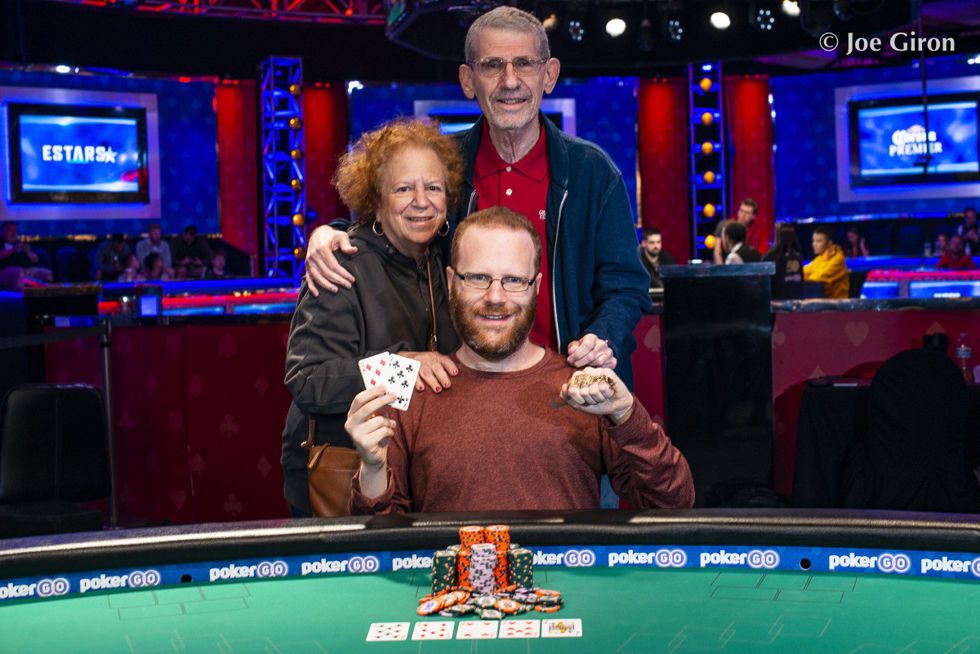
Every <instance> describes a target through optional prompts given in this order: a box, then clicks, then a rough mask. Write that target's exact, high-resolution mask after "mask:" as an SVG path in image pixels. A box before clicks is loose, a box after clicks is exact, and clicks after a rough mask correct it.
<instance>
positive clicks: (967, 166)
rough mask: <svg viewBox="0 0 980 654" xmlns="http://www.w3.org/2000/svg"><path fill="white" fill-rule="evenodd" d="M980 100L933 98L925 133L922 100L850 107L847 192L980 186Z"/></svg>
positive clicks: (887, 100)
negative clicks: (849, 188) (910, 186)
mask: <svg viewBox="0 0 980 654" xmlns="http://www.w3.org/2000/svg"><path fill="white" fill-rule="evenodd" d="M978 110H980V94H977V93H969V94H967V93H962V94H955V95H943V96H931V97H930V98H929V103H928V111H929V120H928V133H927V132H926V120H925V112H924V110H923V106H922V100H921V98H910V97H906V98H882V99H875V100H859V101H855V102H849V103H848V115H849V116H848V117H849V119H850V164H851V186H853V187H867V186H894V185H899V184H948V183H956V182H975V181H978V180H980V136H978V131H977V123H978Z"/></svg>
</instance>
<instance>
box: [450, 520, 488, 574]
mask: <svg viewBox="0 0 980 654" xmlns="http://www.w3.org/2000/svg"><path fill="white" fill-rule="evenodd" d="M486 540H487V537H486V532H485V531H484V530H483V527H476V526H471V527H460V528H459V543H460V548H459V553H458V554H457V556H456V578H457V579H456V580H457V582H458V583H459V585H460V586H461V587H463V588H467V587H471V586H472V583H473V582H472V581H471V580H470V566H471V564H472V557H473V546H474V545H478V544H480V543H485V542H486Z"/></svg>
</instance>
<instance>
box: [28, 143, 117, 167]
mask: <svg viewBox="0 0 980 654" xmlns="http://www.w3.org/2000/svg"><path fill="white" fill-rule="evenodd" d="M116 155H117V153H116V151H115V150H113V149H112V148H111V147H108V146H104V145H77V144H67V145H51V144H44V145H42V146H41V159H42V160H44V161H64V162H67V163H73V164H90V163H106V164H114V163H116Z"/></svg>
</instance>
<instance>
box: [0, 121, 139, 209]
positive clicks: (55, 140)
mask: <svg viewBox="0 0 980 654" xmlns="http://www.w3.org/2000/svg"><path fill="white" fill-rule="evenodd" d="M6 110H7V125H8V147H9V163H10V165H9V167H8V168H9V171H10V201H11V203H13V204H64V203H134V204H147V203H149V201H150V194H149V176H148V169H147V138H146V110H145V109H144V108H141V107H112V106H89V105H54V104H23V103H13V102H11V103H8V104H7V105H6Z"/></svg>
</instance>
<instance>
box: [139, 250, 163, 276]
mask: <svg viewBox="0 0 980 654" xmlns="http://www.w3.org/2000/svg"><path fill="white" fill-rule="evenodd" d="M141 279H142V280H144V281H161V282H167V281H170V275H169V274H167V270H166V269H165V268H164V267H163V256H162V255H161V254H160V253H159V252H150V253H149V254H148V255H146V258H145V259H143V276H142V277H141Z"/></svg>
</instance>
